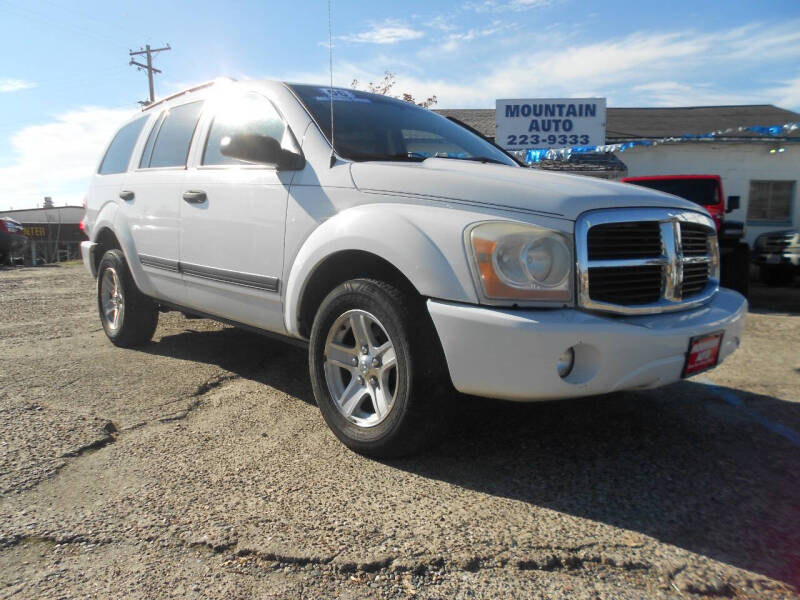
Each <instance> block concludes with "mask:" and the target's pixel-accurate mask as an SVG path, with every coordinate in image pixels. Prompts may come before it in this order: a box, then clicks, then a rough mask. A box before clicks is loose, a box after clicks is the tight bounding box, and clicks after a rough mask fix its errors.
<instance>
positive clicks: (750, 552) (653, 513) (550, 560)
mask: <svg viewBox="0 0 800 600" xmlns="http://www.w3.org/2000/svg"><path fill="white" fill-rule="evenodd" d="M93 291H94V288H93V282H92V281H91V279H90V278H89V276H88V275H86V274H85V272H84V271H83V270H82V267H80V266H78V265H73V266H68V267H50V268H39V269H16V270H2V271H0V598H108V597H112V596H113V597H115V598H166V597H182V598H352V599H356V598H358V599H362V598H507V597H520V598H648V599H649V598H700V597H708V596H727V597H737V598H759V599H761V598H799V597H800V596H798V595H797V589H800V503H799V501H798V498H800V469H798V467H800V433H798V432H800V395H799V394H798V389H800V352H798V339H800V337H798V336H799V335H800V288H795V289H792V290H783V291H782V292H776V291H774V290H767V289H764V288H756V289H755V290H754V299H755V300H754V303H753V304H754V306H755V307H756V308H754V309H753V310H752V311H751V314H750V317H749V322H748V331H747V335H746V337H745V339H744V341H743V345H742V347H741V348H740V350H739V351H738V352H737V353H736V354H735V355H734V356H733V357H731V358H730V359H729V360H728V361H726V363H725V364H724V365H722V366H720V367H719V368H717V369H715V370H714V371H711V372H710V373H707V374H704V375H703V376H699V377H696V378H695V379H694V380H691V381H686V382H681V383H679V384H675V385H672V386H669V387H666V388H662V389H659V390H653V391H647V392H638V393H624V394H614V395H608V396H601V397H595V398H590V399H584V400H578V401H570V402H560V403H541V404H533V405H518V404H507V403H501V402H493V401H487V400H478V399H472V398H463V397H457V398H454V403H455V405H456V406H457V407H458V408H459V411H458V413H457V414H456V415H454V417H453V421H452V423H450V424H449V430H448V433H447V434H446V435H445V437H444V439H443V441H442V443H441V444H439V445H438V446H436V447H435V448H433V449H432V450H430V451H429V452H427V453H426V454H424V455H423V456H419V457H415V458H408V459H403V460H397V461H391V462H386V463H382V462H376V461H372V460H368V459H365V458H363V457H360V456H358V455H356V454H353V453H351V452H349V451H347V450H346V449H345V448H344V447H343V446H342V445H341V444H339V443H338V441H337V440H336V439H335V437H334V436H333V434H332V433H330V432H329V430H328V429H327V428H326V426H325V424H324V422H323V421H322V419H321V417H320V415H319V414H318V410H317V408H316V406H314V402H313V397H312V393H311V387H310V384H309V381H308V375H307V366H306V360H305V353H304V351H302V350H301V349H298V348H295V347H293V346H290V345H286V344H283V343H280V342H277V341H272V340H270V339H267V338H261V337H258V336H255V335H253V334H249V333H246V332H241V331H237V330H235V329H232V328H230V327H227V326H222V325H220V324H217V323H214V322H211V321H206V320H187V319H185V318H184V317H182V316H181V315H179V314H176V313H168V314H165V315H162V318H161V322H160V325H159V328H158V331H157V333H156V337H155V339H154V341H153V342H152V343H150V344H149V345H147V346H145V347H144V348H142V349H140V350H121V349H118V348H115V347H113V346H112V345H111V344H110V343H109V342H108V341H107V340H106V338H105V335H104V334H103V332H102V329H101V327H100V324H99V320H98V317H97V315H96V309H95V305H94V299H93ZM770 308H772V309H773V310H768V309H770ZM774 309H778V310H774Z"/></svg>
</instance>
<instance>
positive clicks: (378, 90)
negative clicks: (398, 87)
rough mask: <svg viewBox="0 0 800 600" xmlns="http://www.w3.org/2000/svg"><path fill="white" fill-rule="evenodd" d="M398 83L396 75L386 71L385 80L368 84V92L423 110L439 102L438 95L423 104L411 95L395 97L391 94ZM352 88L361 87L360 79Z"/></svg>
mask: <svg viewBox="0 0 800 600" xmlns="http://www.w3.org/2000/svg"><path fill="white" fill-rule="evenodd" d="M396 83H397V81H396V80H395V76H394V73H392V72H391V71H384V74H383V79H382V80H381V81H379V82H378V83H373V82H372V81H370V82H369V83H368V84H367V89H366V91H367V92H371V93H373V94H380V95H381V96H391V97H392V98H397V99H398V100H405V101H406V102H411V104H416V105H417V106H421V107H422V108H430V107H431V106H433V105H434V104H436V103H437V102H438V101H439V99H438V98H437V97H436V94H434V95H433V96H430V97H429V98H428V99H427V100H423V101H422V102H417V101H416V99H415V98H414V96H412V95H411V94H400V95H399V96H395V95H393V94H392V93H391V92H392V88H393V87H394V86H395V84H396ZM350 87H352V88H353V89H354V90H357V89H359V88H360V86H359V83H358V79H353V83H351V84H350Z"/></svg>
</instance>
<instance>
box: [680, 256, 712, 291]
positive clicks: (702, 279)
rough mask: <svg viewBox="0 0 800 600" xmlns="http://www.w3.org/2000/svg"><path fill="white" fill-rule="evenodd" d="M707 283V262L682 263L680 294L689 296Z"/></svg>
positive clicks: (700, 289)
mask: <svg viewBox="0 0 800 600" xmlns="http://www.w3.org/2000/svg"><path fill="white" fill-rule="evenodd" d="M707 283H708V263H689V264H685V265H683V281H681V296H682V297H683V298H690V297H692V296H694V295H696V294H699V293H700V292H702V291H703V289H705V287H706V284H707Z"/></svg>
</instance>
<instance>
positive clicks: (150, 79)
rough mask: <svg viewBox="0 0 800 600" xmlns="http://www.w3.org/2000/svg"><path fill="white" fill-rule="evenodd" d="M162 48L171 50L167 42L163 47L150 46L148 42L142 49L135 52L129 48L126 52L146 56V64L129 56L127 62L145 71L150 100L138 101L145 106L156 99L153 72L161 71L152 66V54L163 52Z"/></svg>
mask: <svg viewBox="0 0 800 600" xmlns="http://www.w3.org/2000/svg"><path fill="white" fill-rule="evenodd" d="M164 50H172V48H170V47H169V44H167V45H166V46H164V47H163V48H151V47H150V44H147V45H146V46H145V47H144V49H143V50H139V51H137V52H134V51H133V50H130V51H129V52H128V54H130V55H131V56H140V55H142V54H144V55H145V56H146V57H147V64H146V65H143V64H142V63H140V62H136V61H135V60H133V58H131V61H130V63H128V64H130V65H134V66H136V67H137V69H138V70H139V71H141V70H142V69H144V70H145V71H147V82H148V83H149V84H150V100H149V101H140V102H139V104H143V105H144V106H147V105H148V104H152V103H153V102H155V100H156V94H155V89H154V87H153V73H161V71H160V70H159V69H156V68H155V67H154V66H153V54H158V53H159V52H163V51H164Z"/></svg>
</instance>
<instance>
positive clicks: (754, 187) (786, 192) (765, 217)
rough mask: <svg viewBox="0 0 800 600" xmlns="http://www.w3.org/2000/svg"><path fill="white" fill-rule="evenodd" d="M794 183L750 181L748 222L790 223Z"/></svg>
mask: <svg viewBox="0 0 800 600" xmlns="http://www.w3.org/2000/svg"><path fill="white" fill-rule="evenodd" d="M793 197H794V181H751V182H750V200H749V201H748V203H747V220H748V221H751V222H753V221H766V222H771V223H791V221H792V198H793Z"/></svg>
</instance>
